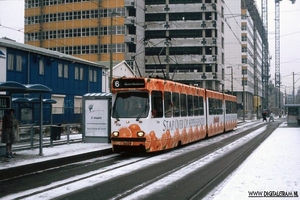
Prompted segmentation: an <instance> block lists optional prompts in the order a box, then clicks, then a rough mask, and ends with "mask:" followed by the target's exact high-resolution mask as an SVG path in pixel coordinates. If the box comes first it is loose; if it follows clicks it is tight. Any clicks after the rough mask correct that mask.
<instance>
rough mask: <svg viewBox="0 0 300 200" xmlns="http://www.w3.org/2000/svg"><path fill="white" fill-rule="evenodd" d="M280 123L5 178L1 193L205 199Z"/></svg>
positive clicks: (44, 196) (42, 196)
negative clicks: (175, 146) (153, 151)
mask: <svg viewBox="0 0 300 200" xmlns="http://www.w3.org/2000/svg"><path fill="white" fill-rule="evenodd" d="M279 124H280V122H274V123H256V124H252V125H249V126H244V127H242V128H238V129H236V130H235V131H232V132H229V133H225V134H222V135H220V136H216V137H212V138H209V139H206V140H203V141H201V142H197V143H194V144H191V145H188V146H184V147H181V148H178V149H175V150H172V151H168V152H163V153H160V154H150V155H132V154H131V155H130V154H112V155H108V156H103V157H100V158H95V159H91V160H86V161H84V162H78V163H73V164H70V165H66V166H62V167H59V168H52V169H50V170H45V171H41V172H39V173H34V174H29V175H26V176H23V177H19V178H14V179H11V180H6V181H3V182H0V184H1V189H0V194H1V197H3V198H6V199H8V198H20V199H23V198H27V199H37V198H39V199H153V198H155V199H175V198H176V199H201V198H203V197H204V196H205V195H206V194H208V192H210V191H211V190H213V189H214V187H215V186H217V185H218V184H219V183H221V182H222V181H224V179H226V177H227V176H228V175H229V174H230V173H231V172H232V171H234V170H235V169H236V168H237V167H238V166H239V165H240V164H241V163H242V162H243V161H244V160H245V159H246V158H247V157H248V156H249V155H250V154H251V153H252V152H253V150H254V149H255V148H257V147H258V146H259V144H261V143H262V142H263V140H264V139H265V138H267V137H268V136H269V135H270V134H271V133H272V132H273V131H274V130H275V129H276V128H277V127H278V126H279ZM16 190H17V191H19V192H18V193H16Z"/></svg>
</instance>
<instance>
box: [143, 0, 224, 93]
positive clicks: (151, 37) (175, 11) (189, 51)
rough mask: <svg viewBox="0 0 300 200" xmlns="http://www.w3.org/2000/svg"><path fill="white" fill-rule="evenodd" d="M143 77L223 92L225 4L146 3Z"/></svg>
mask: <svg viewBox="0 0 300 200" xmlns="http://www.w3.org/2000/svg"><path fill="white" fill-rule="evenodd" d="M145 12H146V13H145V14H146V27H145V44H146V47H145V48H146V57H145V67H146V74H147V75H150V76H157V75H158V76H163V77H166V78H170V79H173V80H177V81H180V82H183V83H186V84H190V85H196V86H199V87H204V88H209V89H213V90H217V91H223V88H224V83H223V77H224V61H225V60H224V2H223V1H217V0H194V1H184V0H159V1H157V0H147V1H146V9H145Z"/></svg>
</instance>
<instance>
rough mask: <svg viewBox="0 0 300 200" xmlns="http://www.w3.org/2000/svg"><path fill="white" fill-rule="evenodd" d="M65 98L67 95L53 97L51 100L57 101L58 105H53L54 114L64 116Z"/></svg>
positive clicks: (54, 95)
mask: <svg viewBox="0 0 300 200" xmlns="http://www.w3.org/2000/svg"><path fill="white" fill-rule="evenodd" d="M65 97H66V95H58V94H53V95H51V99H53V100H55V101H56V103H55V104H53V105H52V114H64V105H65Z"/></svg>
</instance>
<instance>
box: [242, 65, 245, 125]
mask: <svg viewBox="0 0 300 200" xmlns="http://www.w3.org/2000/svg"><path fill="white" fill-rule="evenodd" d="M242 74H243V80H242V85H243V122H245V73H244V69H243V68H242Z"/></svg>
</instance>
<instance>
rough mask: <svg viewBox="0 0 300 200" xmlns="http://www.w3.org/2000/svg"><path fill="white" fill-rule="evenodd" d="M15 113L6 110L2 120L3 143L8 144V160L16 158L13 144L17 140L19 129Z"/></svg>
mask: <svg viewBox="0 0 300 200" xmlns="http://www.w3.org/2000/svg"><path fill="white" fill-rule="evenodd" d="M14 112H15V110H14V109H9V110H6V112H5V113H4V116H3V118H2V134H1V142H2V143H5V144H6V158H14V155H13V153H12V144H13V143H15V142H16V140H17V138H16V136H17V131H18V128H19V124H18V120H17V119H16V118H15V116H14Z"/></svg>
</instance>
